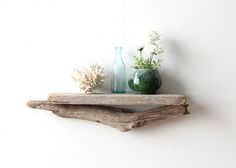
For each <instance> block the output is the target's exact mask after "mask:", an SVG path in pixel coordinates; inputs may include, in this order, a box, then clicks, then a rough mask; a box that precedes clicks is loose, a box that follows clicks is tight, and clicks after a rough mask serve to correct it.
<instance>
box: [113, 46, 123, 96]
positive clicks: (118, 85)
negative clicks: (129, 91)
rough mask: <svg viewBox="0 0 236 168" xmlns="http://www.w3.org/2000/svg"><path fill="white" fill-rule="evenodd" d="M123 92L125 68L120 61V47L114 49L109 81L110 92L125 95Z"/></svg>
mask: <svg viewBox="0 0 236 168" xmlns="http://www.w3.org/2000/svg"><path fill="white" fill-rule="evenodd" d="M125 90H126V68H125V64H124V61H123V59H122V47H116V48H115V60H114V63H113V72H112V79H111V91H112V93H125Z"/></svg>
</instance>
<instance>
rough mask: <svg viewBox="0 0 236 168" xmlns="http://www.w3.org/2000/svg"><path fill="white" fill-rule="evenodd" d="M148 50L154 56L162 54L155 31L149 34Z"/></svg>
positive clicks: (158, 36) (158, 37)
mask: <svg viewBox="0 0 236 168" xmlns="http://www.w3.org/2000/svg"><path fill="white" fill-rule="evenodd" d="M149 50H150V53H151V54H154V55H157V54H161V53H162V52H163V48H162V47H161V46H160V34H159V33H158V32H157V31H151V32H150V33H149Z"/></svg>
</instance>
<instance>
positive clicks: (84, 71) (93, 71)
mask: <svg viewBox="0 0 236 168" xmlns="http://www.w3.org/2000/svg"><path fill="white" fill-rule="evenodd" d="M72 78H73V79H74V80H75V81H76V82H77V83H78V85H79V88H80V90H81V91H83V92H84V93H93V92H94V90H95V89H97V88H98V87H100V86H101V85H102V84H103V83H104V81H105V78H106V75H105V73H104V69H103V68H102V67H101V66H100V65H98V64H91V65H90V66H88V67H83V68H81V69H80V70H77V69H74V74H73V75H72Z"/></svg>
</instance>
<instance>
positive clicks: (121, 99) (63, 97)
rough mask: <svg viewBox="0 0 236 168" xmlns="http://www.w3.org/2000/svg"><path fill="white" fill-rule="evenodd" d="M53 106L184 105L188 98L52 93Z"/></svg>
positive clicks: (176, 96) (173, 95) (181, 96)
mask: <svg viewBox="0 0 236 168" xmlns="http://www.w3.org/2000/svg"><path fill="white" fill-rule="evenodd" d="M48 100H49V101H50V102H52V103H53V104H73V105H184V104H186V97H185V96H184V95H179V94H150V95H147V94H146V95H143V94H140V95H139V94H80V93H51V94H49V95H48Z"/></svg>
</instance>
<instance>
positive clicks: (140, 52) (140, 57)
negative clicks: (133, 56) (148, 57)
mask: <svg viewBox="0 0 236 168" xmlns="http://www.w3.org/2000/svg"><path fill="white" fill-rule="evenodd" d="M139 52H140V58H141V59H143V56H142V51H141V50H140V51H139Z"/></svg>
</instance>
